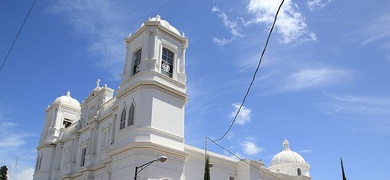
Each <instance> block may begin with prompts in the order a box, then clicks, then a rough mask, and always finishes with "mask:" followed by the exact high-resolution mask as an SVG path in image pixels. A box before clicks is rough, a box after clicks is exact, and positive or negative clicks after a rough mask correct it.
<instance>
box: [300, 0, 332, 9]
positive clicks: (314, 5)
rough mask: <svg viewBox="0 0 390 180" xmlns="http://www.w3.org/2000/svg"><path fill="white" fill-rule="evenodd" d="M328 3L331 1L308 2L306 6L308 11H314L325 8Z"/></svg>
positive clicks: (309, 0) (313, 0)
mask: <svg viewBox="0 0 390 180" xmlns="http://www.w3.org/2000/svg"><path fill="white" fill-rule="evenodd" d="M330 2H332V0H308V1H307V4H306V5H307V8H308V9H309V10H310V11H314V10H316V9H321V8H324V7H326V6H327V5H328V4H329V3H330Z"/></svg>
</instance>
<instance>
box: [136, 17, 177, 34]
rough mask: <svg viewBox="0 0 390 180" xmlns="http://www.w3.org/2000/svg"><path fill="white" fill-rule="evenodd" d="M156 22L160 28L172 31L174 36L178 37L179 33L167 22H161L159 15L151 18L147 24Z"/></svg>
mask: <svg viewBox="0 0 390 180" xmlns="http://www.w3.org/2000/svg"><path fill="white" fill-rule="evenodd" d="M156 21H157V22H159V23H160V25H161V26H163V27H165V28H167V29H168V30H170V31H172V32H174V33H175V34H177V35H179V36H180V32H179V31H178V30H177V29H176V28H175V27H173V26H171V25H170V24H169V22H168V21H166V20H162V19H161V17H160V16H159V15H157V16H156V17H153V18H149V20H148V21H147V22H156ZM144 25H145V24H144V23H142V25H141V27H142V26H144Z"/></svg>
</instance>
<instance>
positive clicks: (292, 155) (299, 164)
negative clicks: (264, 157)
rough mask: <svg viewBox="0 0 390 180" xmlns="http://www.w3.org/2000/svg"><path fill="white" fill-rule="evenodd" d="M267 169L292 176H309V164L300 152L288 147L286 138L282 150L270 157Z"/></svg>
mask: <svg viewBox="0 0 390 180" xmlns="http://www.w3.org/2000/svg"><path fill="white" fill-rule="evenodd" d="M268 169H270V170H271V171H273V172H277V173H283V174H288V175H292V176H300V175H305V176H310V174H309V170H310V165H309V164H308V163H307V162H306V161H305V159H303V157H302V156H301V155H300V154H298V153H296V152H295V151H292V150H291V149H290V144H289V142H288V141H287V140H286V139H285V140H284V141H283V150H282V151H281V152H279V153H278V154H276V155H275V156H274V157H273V158H272V160H271V163H270V165H269V167H268Z"/></svg>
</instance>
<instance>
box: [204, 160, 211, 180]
mask: <svg viewBox="0 0 390 180" xmlns="http://www.w3.org/2000/svg"><path fill="white" fill-rule="evenodd" d="M204 180H210V157H209V155H208V154H206V160H205V165H204Z"/></svg>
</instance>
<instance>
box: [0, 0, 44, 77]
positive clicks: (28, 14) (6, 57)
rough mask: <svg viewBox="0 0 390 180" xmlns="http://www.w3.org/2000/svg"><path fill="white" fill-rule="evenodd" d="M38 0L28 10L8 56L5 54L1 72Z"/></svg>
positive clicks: (0, 68)
mask: <svg viewBox="0 0 390 180" xmlns="http://www.w3.org/2000/svg"><path fill="white" fill-rule="evenodd" d="M36 1H37V0H34V2H33V4H32V5H31V7H30V10H29V11H28V13H27V16H26V18H25V19H24V21H23V24H22V26H21V27H20V29H19V32H18V34H17V35H16V37H15V39H14V42H13V43H12V45H11V48H9V50H8V53H7V56H5V59H4V61H3V64H2V65H1V67H0V72H1V70H3V67H4V65H5V62H7V59H8V56H9V54H10V53H11V51H12V48H13V47H14V45H15V43H16V40H17V39H18V37H19V34H20V32H21V31H22V29H23V27H24V24H25V23H26V21H27V19H28V17H29V16H30V13H31V11H32V9H33V7H34V5H35V2H36Z"/></svg>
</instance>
